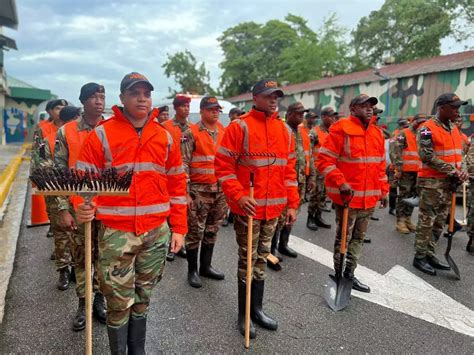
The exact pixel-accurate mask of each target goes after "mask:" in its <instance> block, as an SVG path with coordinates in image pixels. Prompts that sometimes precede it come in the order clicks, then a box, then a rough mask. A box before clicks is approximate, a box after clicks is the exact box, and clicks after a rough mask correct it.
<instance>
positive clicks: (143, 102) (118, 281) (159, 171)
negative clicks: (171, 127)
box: [76, 72, 187, 354]
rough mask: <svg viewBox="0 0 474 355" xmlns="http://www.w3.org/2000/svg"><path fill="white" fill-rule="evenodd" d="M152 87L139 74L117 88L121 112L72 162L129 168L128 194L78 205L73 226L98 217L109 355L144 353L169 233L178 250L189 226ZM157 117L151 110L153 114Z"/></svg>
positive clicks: (177, 158) (172, 149) (175, 159)
mask: <svg viewBox="0 0 474 355" xmlns="http://www.w3.org/2000/svg"><path fill="white" fill-rule="evenodd" d="M152 90H153V86H152V85H151V83H150V82H149V81H148V79H147V78H146V77H145V76H143V75H141V74H139V73H135V72H134V73H130V74H127V75H125V77H124V78H123V80H122V82H121V85H120V91H121V94H120V100H121V102H122V104H123V108H119V107H117V106H115V107H113V111H114V116H113V117H111V118H110V119H108V120H106V121H104V122H103V123H102V124H101V125H99V126H98V127H96V128H95V129H94V130H93V131H91V133H90V134H89V136H88V137H87V139H86V141H85V143H84V146H83V148H82V150H81V153H80V154H79V159H78V160H77V168H78V169H80V170H85V169H93V170H100V169H103V168H105V167H115V168H116V169H117V170H118V171H119V172H120V171H126V170H129V169H134V175H133V179H132V184H131V187H130V194H129V195H128V196H124V197H117V196H115V197H114V196H110V197H109V196H98V197H97V200H96V205H97V207H95V206H90V205H87V206H86V205H84V204H81V205H79V207H78V210H77V215H76V217H77V221H78V223H83V222H87V221H92V220H93V219H94V218H95V215H96V212H97V219H98V220H100V221H101V223H102V227H101V228H100V232H99V279H100V287H101V290H102V291H103V293H104V295H105V297H106V299H107V332H108V335H109V344H110V349H111V352H112V354H125V353H126V351H127V350H126V349H127V347H128V353H129V354H144V353H145V340H146V320H147V314H148V308H149V304H150V298H151V292H152V289H153V287H154V286H155V285H156V284H157V283H158V282H159V281H160V279H161V277H162V274H163V268H164V265H165V259H166V251H167V246H168V241H169V238H170V229H169V228H168V223H167V221H169V224H170V227H171V230H172V234H171V250H172V251H173V252H176V251H178V250H179V249H181V247H182V246H183V243H184V235H185V234H186V233H187V224H186V209H187V206H186V175H185V173H184V169H183V166H182V162H181V154H180V150H179V142H176V141H175V140H173V138H172V136H171V134H170V133H169V132H167V131H166V130H165V129H164V128H163V127H162V126H161V125H160V124H159V123H158V122H157V121H156V120H155V118H156V117H154V116H153V115H150V110H151V103H152V101H151V91H152ZM154 112H155V111H154Z"/></svg>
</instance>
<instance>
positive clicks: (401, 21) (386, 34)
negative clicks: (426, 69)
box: [352, 0, 472, 69]
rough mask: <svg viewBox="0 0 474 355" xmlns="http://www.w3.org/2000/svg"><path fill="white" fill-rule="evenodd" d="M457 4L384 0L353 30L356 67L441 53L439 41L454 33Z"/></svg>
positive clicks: (469, 0)
mask: <svg viewBox="0 0 474 355" xmlns="http://www.w3.org/2000/svg"><path fill="white" fill-rule="evenodd" d="M461 1H464V0H461ZM466 3H472V0H466ZM458 4H459V1H458V0H456V1H454V0H386V1H385V3H384V4H383V5H382V7H381V8H380V9H379V10H378V11H372V12H371V13H370V15H369V16H366V17H363V18H361V19H360V21H359V24H358V25H357V28H356V29H355V30H354V31H352V37H353V41H352V44H353V46H354V47H355V57H356V58H357V57H358V58H360V61H359V62H358V65H359V68H357V69H361V68H360V66H363V64H362V63H364V64H365V66H366V67H370V66H372V67H373V66H377V65H380V64H381V63H382V62H383V59H384V58H385V57H388V56H391V57H394V58H395V63H403V62H407V61H411V60H416V59H421V58H429V57H434V56H438V55H440V54H441V40H442V39H443V38H446V37H448V36H450V35H452V34H453V32H454V22H453V21H454V18H455V16H454V14H455V13H456V12H455V11H454V10H455V8H457V7H458ZM471 10H472V5H471ZM471 15H472V12H471ZM460 36H461V35H460ZM459 38H461V37H459Z"/></svg>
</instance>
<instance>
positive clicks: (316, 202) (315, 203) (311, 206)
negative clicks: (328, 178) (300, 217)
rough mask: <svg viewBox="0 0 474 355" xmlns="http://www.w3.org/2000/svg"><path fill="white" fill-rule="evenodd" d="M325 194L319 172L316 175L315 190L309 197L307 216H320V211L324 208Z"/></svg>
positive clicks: (321, 176) (322, 178) (322, 177)
mask: <svg viewBox="0 0 474 355" xmlns="http://www.w3.org/2000/svg"><path fill="white" fill-rule="evenodd" d="M326 198H327V194H326V187H325V186H324V176H323V175H322V174H320V173H319V172H317V173H316V188H314V189H313V190H312V191H311V192H310V195H309V203H308V214H310V215H315V214H321V209H322V208H324V205H325V202H326Z"/></svg>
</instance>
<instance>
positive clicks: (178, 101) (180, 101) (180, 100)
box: [173, 94, 191, 107]
mask: <svg viewBox="0 0 474 355" xmlns="http://www.w3.org/2000/svg"><path fill="white" fill-rule="evenodd" d="M190 102H191V98H190V97H189V96H186V95H183V94H177V95H176V96H175V97H174V99H173V106H175V107H178V106H182V105H184V104H189V103H190Z"/></svg>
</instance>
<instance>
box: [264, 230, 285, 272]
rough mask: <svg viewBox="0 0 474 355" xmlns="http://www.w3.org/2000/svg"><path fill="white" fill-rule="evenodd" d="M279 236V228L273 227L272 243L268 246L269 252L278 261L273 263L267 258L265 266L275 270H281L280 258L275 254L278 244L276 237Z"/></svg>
mask: <svg viewBox="0 0 474 355" xmlns="http://www.w3.org/2000/svg"><path fill="white" fill-rule="evenodd" d="M279 237H280V230H279V229H275V234H274V235H273V238H272V245H271V247H270V253H271V254H272V255H273V256H275V257H276V258H277V259H278V263H277V264H273V263H271V262H270V260H268V259H267V266H268V267H269V268H270V269H272V270H275V271H281V269H282V268H281V265H280V261H281V260H280V258H278V257H277V256H276V255H275V254H276V248H277V245H278V239H279Z"/></svg>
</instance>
